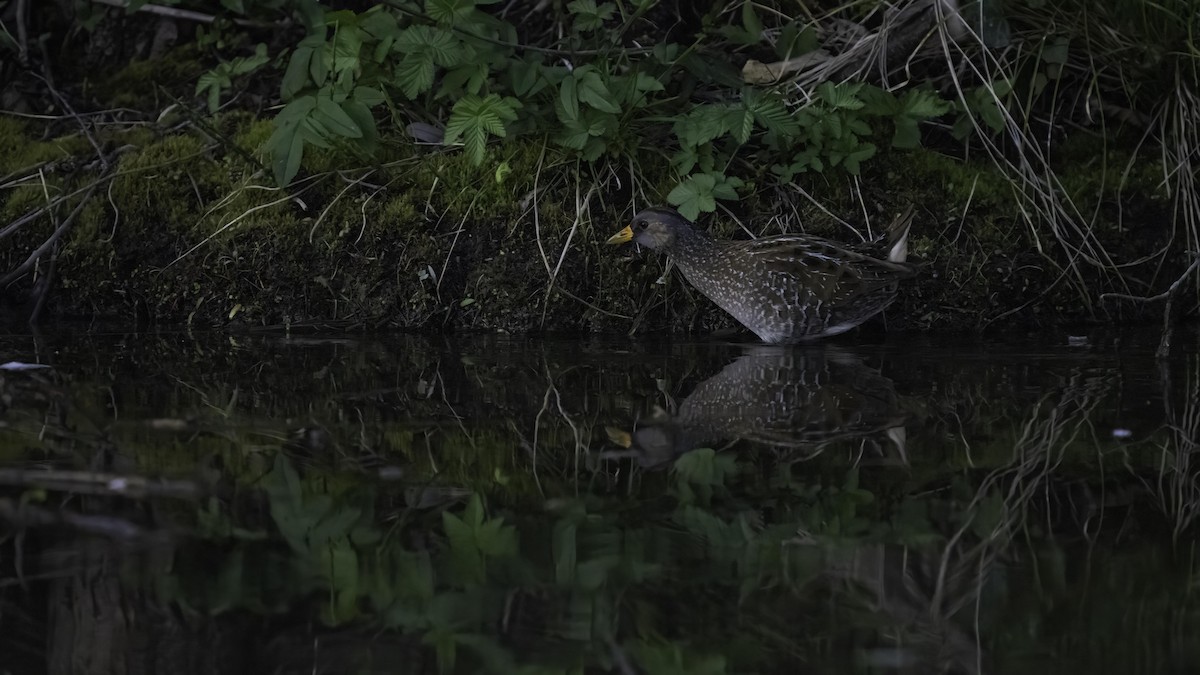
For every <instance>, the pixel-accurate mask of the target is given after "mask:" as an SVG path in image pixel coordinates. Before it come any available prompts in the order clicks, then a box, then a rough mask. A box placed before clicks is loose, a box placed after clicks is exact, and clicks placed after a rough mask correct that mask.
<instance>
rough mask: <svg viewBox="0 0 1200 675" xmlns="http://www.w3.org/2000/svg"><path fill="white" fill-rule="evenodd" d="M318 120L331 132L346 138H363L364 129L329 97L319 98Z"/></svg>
mask: <svg viewBox="0 0 1200 675" xmlns="http://www.w3.org/2000/svg"><path fill="white" fill-rule="evenodd" d="M317 119H319V120H321V123H322V124H324V125H325V126H326V127H327V128H328V129H329V130H330V131H331V132H333V133H335V134H337V135H338V136H344V137H346V138H362V129H359V128H358V125H357V124H355V123H354V120H353V119H351V118H350V116H349V115H347V114H346V111H345V110H342V106H340V105H338V104H337V103H334V102H333V99H331V98H329V97H328V96H318V97H317Z"/></svg>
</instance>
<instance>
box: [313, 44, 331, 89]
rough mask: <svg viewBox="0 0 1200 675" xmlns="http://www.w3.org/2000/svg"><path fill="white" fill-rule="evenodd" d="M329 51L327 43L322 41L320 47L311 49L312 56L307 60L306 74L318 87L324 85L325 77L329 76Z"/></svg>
mask: <svg viewBox="0 0 1200 675" xmlns="http://www.w3.org/2000/svg"><path fill="white" fill-rule="evenodd" d="M331 51H332V50H331V49H330V47H329V45H328V44H324V43H322V45H321V46H320V47H317V48H316V49H313V52H312V57H311V58H310V59H309V61H308V76H309V77H311V78H312V81H313V84H315V85H317V86H318V87H321V86H324V84H325V78H327V77H329V61H330V52H331Z"/></svg>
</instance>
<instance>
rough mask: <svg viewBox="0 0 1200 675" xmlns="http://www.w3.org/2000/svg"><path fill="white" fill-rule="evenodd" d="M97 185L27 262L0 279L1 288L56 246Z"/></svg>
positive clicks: (92, 186) (22, 273) (94, 186)
mask: <svg viewBox="0 0 1200 675" xmlns="http://www.w3.org/2000/svg"><path fill="white" fill-rule="evenodd" d="M97 185H99V183H92V185H91V187H90V188H88V191H87V193H86V194H85V195H84V196H83V197H82V198H80V200H79V203H78V204H76V205H75V209H74V210H72V211H71V215H69V216H67V218H66V220H64V221H63V222H62V224H61V225H59V226H58V229H56V230H54V234H51V235H50V238H49V239H47V240H46V241H45V242H43V243H42V245H41V246H39V247H37V249H36V250H34V252H33V253H31V254H29V257H28V258H26V259H25V262H23V263H21V264H20V265H18V266H17V268H16V269H14V270H13V271H12V272H9V273H8V275H6V276H5V277H4V278H3V279H0V288H3V287H5V286H8V285H9V284H11V283H12V282H14V281H16V280H17V279H20V278H21V277H23V276H25V274H26V273H27V272H29V270H31V269H33V265H34V263H36V262H37V261H38V259H39V258H41V257H42V256H44V255H46V251H49V250H50V249H51V248H52V247H53V246H54V244H55V242H57V241H58V240H59V239H60V238H61V237H62V236H63V235H64V234H66V233H67V230H69V229H71V224H72V223H74V222H75V217H76V216H78V215H79V212H80V211H83V207H84V206H85V205H86V204H87V203H88V200H89V199H91V197H92V193H93V192H95V191H96V186H97Z"/></svg>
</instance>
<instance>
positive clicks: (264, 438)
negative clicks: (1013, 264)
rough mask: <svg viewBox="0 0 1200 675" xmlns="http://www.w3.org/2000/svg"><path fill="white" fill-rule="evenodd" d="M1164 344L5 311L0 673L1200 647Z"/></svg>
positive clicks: (1195, 484) (698, 661)
mask: <svg viewBox="0 0 1200 675" xmlns="http://www.w3.org/2000/svg"><path fill="white" fill-rule="evenodd" d="M847 337H850V336H847ZM1156 339H1157V336H1155V335H1152V334H1139V333H1128V332H1125V333H1119V332H1108V333H1105V332H1097V333H1090V334H1086V335H1081V336H1076V337H1070V336H1067V335H1066V334H1040V335H1017V336H1007V337H1004V338H995V337H993V338H989V339H967V340H951V339H936V340H935V339H929V338H919V339H903V340H892V341H888V342H886V343H878V344H858V343H855V342H854V341H853V340H852V339H851V340H837V341H832V342H829V343H823V344H821V345H817V346H813V347H805V348H769V347H763V346H756V345H746V344H741V345H739V344H730V343H719V342H707V343H693V344H679V343H655V342H625V341H607V342H605V341H595V342H592V341H530V340H521V339H502V338H463V339H449V340H447V339H441V340H428V339H420V338H415V337H410V336H393V337H379V338H358V337H343V338H316V337H284V336H278V335H270V336H255V335H245V336H242V335H239V336H230V335H218V334H198V335H194V334H188V333H170V334H104V335H89V334H84V333H79V334H69V333H59V334H54V335H49V336H42V337H32V336H28V335H9V336H0V363H5V362H13V361H15V362H20V363H39V364H47V365H50V366H52V368H47V369H38V370H11V369H0V673H13V674H24V673H89V674H90V673H214V674H216V673H220V674H222V675H234V674H238V673H255V674H258V673H297V674H298V673H437V672H445V673H449V672H463V673H476V672H497V673H529V674H534V673H602V672H612V673H622V674H627V673H647V674H660V673H661V674H666V673H678V674H683V673H725V672H728V673H735V672H736V673H785V672H786V673H796V672H801V673H822V672H838V673H850V672H854V673H858V672H863V673H867V672H871V673H893V672H895V673H900V672H903V673H935V672H952V673H975V672H979V673H1009V672H1012V673H1016V672H1022V673H1025V672H1057V671H1064V672H1081V671H1090V672H1120V673H1134V672H1139V673H1140V672H1147V673H1148V672H1178V673H1184V672H1200V595H1198V594H1195V593H1197V589H1196V580H1197V579H1200V562H1198V561H1197V559H1196V554H1197V550H1196V546H1195V539H1196V533H1197V520H1196V517H1197V516H1198V515H1200V481H1198V479H1200V454H1197V453H1198V450H1200V446H1198V445H1197V440H1198V439H1200V357H1198V356H1197V355H1196V354H1197V344H1196V342H1197V341H1196V336H1195V334H1194V333H1192V334H1184V335H1179V336H1178V337H1177V338H1176V345H1175V352H1174V356H1173V357H1172V358H1171V359H1168V360H1166V361H1162V362H1159V361H1156V360H1155V359H1154V358H1153V352H1154V347H1155V342H1156ZM1193 459H1196V460H1197V463H1196V464H1195V465H1193V464H1192V460H1193Z"/></svg>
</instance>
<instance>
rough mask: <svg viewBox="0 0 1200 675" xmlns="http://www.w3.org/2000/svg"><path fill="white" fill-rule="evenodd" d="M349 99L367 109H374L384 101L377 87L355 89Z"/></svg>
mask: <svg viewBox="0 0 1200 675" xmlns="http://www.w3.org/2000/svg"><path fill="white" fill-rule="evenodd" d="M351 98H352V99H353V100H354V101H356V102H358V103H361V104H363V105H365V106H366V107H368V108H374V107H375V106H377V105H379V104H380V103H383V102H384V101H385V100H386V99H385V98H384V96H383V92H382V91H380V90H379V87H355V88H354V93H353V94H351Z"/></svg>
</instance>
